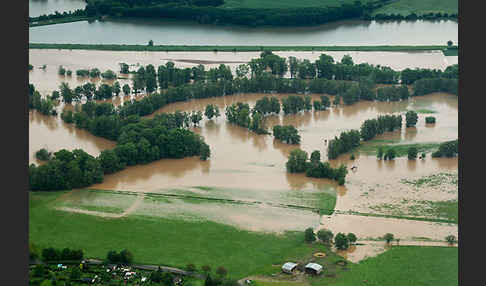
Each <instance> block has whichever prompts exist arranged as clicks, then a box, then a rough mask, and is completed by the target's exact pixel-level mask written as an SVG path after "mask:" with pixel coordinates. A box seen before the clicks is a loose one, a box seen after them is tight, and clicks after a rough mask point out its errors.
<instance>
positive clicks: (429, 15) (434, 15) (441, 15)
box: [364, 12, 457, 21]
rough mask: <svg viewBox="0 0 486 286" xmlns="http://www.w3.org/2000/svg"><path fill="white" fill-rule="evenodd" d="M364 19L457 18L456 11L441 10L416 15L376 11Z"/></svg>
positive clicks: (414, 19) (412, 19) (413, 19)
mask: <svg viewBox="0 0 486 286" xmlns="http://www.w3.org/2000/svg"><path fill="white" fill-rule="evenodd" d="M364 19H365V20H378V21H390V20H394V21H400V20H408V21H416V20H439V19H457V13H451V14H449V13H441V12H436V13H433V12H429V13H424V14H421V15H417V14H415V13H413V12H412V13H410V14H408V15H406V16H403V15H402V14H398V13H397V14H395V13H391V14H384V13H378V14H376V15H374V16H366V17H364Z"/></svg>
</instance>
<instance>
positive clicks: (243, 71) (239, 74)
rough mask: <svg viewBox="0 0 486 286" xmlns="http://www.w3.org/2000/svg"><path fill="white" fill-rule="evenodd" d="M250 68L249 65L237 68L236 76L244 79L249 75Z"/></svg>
mask: <svg viewBox="0 0 486 286" xmlns="http://www.w3.org/2000/svg"><path fill="white" fill-rule="evenodd" d="M249 71H250V68H249V67H248V65H247V64H241V65H239V66H238V67H237V68H236V76H237V77H238V78H244V77H246V76H247V75H248V72H249Z"/></svg>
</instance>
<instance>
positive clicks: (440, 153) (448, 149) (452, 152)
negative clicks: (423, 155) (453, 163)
mask: <svg viewBox="0 0 486 286" xmlns="http://www.w3.org/2000/svg"><path fill="white" fill-rule="evenodd" d="M458 154H459V141H458V140H457V139H456V140H452V141H447V142H444V143H441V144H440V145H439V149H438V150H437V151H435V152H434V153H432V157H434V158H437V157H449V158H450V157H454V156H457V155H458Z"/></svg>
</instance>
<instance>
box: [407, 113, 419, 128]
mask: <svg viewBox="0 0 486 286" xmlns="http://www.w3.org/2000/svg"><path fill="white" fill-rule="evenodd" d="M417 120H418V115H417V112H415V111H413V110H409V111H407V113H406V114H405V122H406V126H407V127H413V126H415V125H416V124H417Z"/></svg>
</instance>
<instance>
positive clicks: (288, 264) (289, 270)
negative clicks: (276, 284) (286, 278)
mask: <svg viewBox="0 0 486 286" xmlns="http://www.w3.org/2000/svg"><path fill="white" fill-rule="evenodd" d="M295 267H297V264H296V263H293V262H286V263H285V264H284V265H282V271H283V272H285V273H288V274H292V272H293V271H294V269H295Z"/></svg>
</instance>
